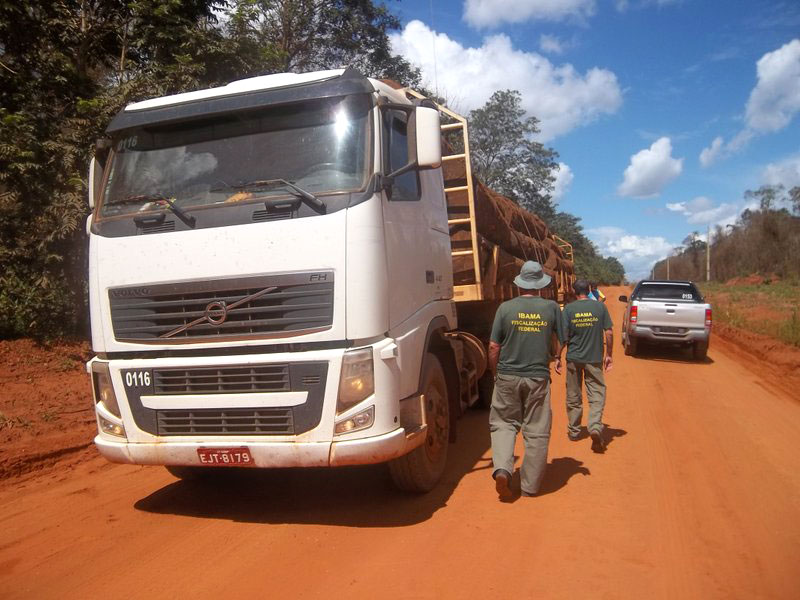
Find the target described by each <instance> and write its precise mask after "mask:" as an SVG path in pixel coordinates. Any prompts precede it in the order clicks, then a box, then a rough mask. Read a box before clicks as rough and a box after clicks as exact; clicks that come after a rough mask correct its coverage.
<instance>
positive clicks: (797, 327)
mask: <svg viewBox="0 0 800 600" xmlns="http://www.w3.org/2000/svg"><path fill="white" fill-rule="evenodd" d="M700 288H701V289H702V292H703V294H704V295H705V296H706V299H707V300H708V301H709V302H710V303H711V304H712V305H713V309H714V321H715V322H718V323H723V324H726V325H730V326H732V327H736V328H737V329H744V330H749V331H753V332H755V333H760V334H763V335H767V336H769V337H771V338H775V339H778V340H780V341H782V342H784V343H786V344H791V345H793V346H797V347H800V282H798V281H779V282H776V283H770V284H760V285H748V284H735V285H728V284H724V283H703V284H701V285H700Z"/></svg>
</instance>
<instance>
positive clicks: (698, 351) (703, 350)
mask: <svg viewBox="0 0 800 600" xmlns="http://www.w3.org/2000/svg"><path fill="white" fill-rule="evenodd" d="M707 354H708V342H695V343H694V346H692V356H693V357H694V359H695V360H705V359H706V355H707Z"/></svg>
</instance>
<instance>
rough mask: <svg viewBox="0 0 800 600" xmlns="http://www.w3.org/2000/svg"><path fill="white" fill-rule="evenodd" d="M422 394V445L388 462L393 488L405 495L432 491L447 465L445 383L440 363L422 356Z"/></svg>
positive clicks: (448, 420)
mask: <svg viewBox="0 0 800 600" xmlns="http://www.w3.org/2000/svg"><path fill="white" fill-rule="evenodd" d="M422 393H423V394H424V395H425V422H426V423H427V425H428V430H427V434H426V437H425V442H424V443H423V444H422V445H421V446H419V447H418V448H416V449H414V450H412V451H411V452H409V453H408V454H406V455H405V456H401V457H400V458H396V459H394V460H393V461H391V462H389V473H390V474H391V477H392V481H393V482H394V484H395V486H397V487H398V488H399V489H401V490H403V491H406V492H417V493H420V492H428V491H430V490H432V489H433V488H434V486H435V485H436V483H437V482H438V481H439V479H440V478H441V476H442V473H443V472H444V467H445V465H446V464H447V446H448V443H449V439H450V407H449V403H448V397H447V384H446V383H445V377H444V371H443V370H442V365H441V363H439V360H438V359H437V358H436V356H434V355H433V354H431V353H427V354H426V355H425V363H424V364H423V367H422Z"/></svg>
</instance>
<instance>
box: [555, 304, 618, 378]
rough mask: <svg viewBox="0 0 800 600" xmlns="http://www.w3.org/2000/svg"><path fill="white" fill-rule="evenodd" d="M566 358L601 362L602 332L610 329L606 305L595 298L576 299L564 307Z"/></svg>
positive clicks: (610, 324)
mask: <svg viewBox="0 0 800 600" xmlns="http://www.w3.org/2000/svg"><path fill="white" fill-rule="evenodd" d="M563 319H564V333H565V334H566V338H567V344H569V346H568V348H567V360H568V361H570V362H579V363H600V362H603V332H604V331H605V330H606V329H611V327H612V323H611V315H609V314H608V309H607V308H606V305H605V304H603V303H602V302H597V301H595V300H588V299H587V300H576V301H575V302H571V303H569V304H567V305H566V306H565V307H564V313H563Z"/></svg>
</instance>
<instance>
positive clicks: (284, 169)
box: [99, 94, 371, 217]
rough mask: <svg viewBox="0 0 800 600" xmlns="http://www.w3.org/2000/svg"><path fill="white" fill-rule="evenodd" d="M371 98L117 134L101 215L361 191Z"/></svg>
mask: <svg viewBox="0 0 800 600" xmlns="http://www.w3.org/2000/svg"><path fill="white" fill-rule="evenodd" d="M370 108H371V103H370V98H369V96H367V95H366V94H361V95H356V96H346V97H338V98H327V99H321V100H313V101H307V102H301V103H295V104H291V105H284V106H277V107H275V106H273V107H269V108H266V109H264V110H260V111H251V112H247V113H227V114H225V115H221V116H215V117H213V118H207V119H202V120H193V121H191V122H185V123H180V124H174V125H159V126H152V127H147V126H145V127H141V128H139V129H136V130H132V131H127V132H125V134H124V135H123V136H122V137H120V138H119V139H116V140H114V142H115V143H114V153H113V157H112V161H111V164H110V171H109V176H108V179H107V183H106V186H105V189H104V194H103V199H102V200H101V205H100V211H99V212H100V216H101V217H115V216H121V215H129V214H133V213H140V212H145V211H150V210H163V202H164V201H163V200H161V199H163V198H168V199H170V201H171V202H172V203H174V204H175V205H177V206H178V207H179V208H181V209H190V210H191V209H192V208H196V207H200V206H210V205H225V204H232V203H241V202H248V201H259V200H260V201H263V200H264V198H265V197H267V198H269V197H273V198H274V197H277V196H287V195H291V194H292V190H291V189H290V188H289V187H287V186H276V185H271V186H263V187H262V186H256V187H253V186H249V185H248V184H249V183H250V182H253V181H261V180H275V179H282V180H285V181H287V182H290V183H292V184H295V185H296V186H298V187H300V188H302V189H303V190H306V191H307V192H309V193H310V194H312V195H313V196H320V195H324V194H326V193H333V192H347V191H357V190H360V189H363V188H364V186H365V185H366V182H367V175H368V167H369V158H370V154H369V147H370V139H369V131H370V128H369V121H368V118H367V117H368V115H369V111H370Z"/></svg>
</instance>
